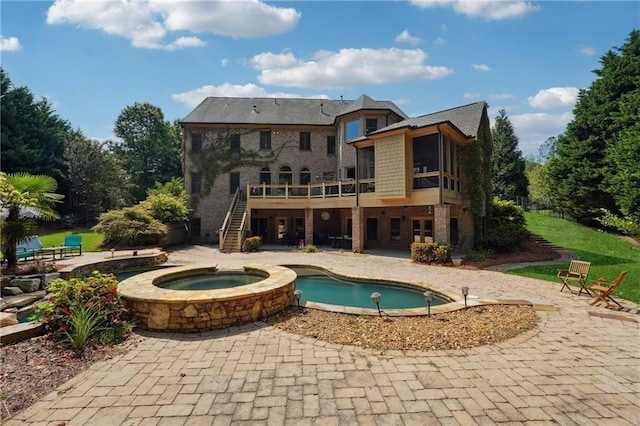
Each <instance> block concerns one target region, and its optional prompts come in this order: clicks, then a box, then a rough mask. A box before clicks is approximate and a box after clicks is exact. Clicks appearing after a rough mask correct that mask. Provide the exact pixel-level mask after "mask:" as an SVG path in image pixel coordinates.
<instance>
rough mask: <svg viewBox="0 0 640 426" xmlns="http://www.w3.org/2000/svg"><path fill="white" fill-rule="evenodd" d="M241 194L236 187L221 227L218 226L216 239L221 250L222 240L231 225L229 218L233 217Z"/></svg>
mask: <svg viewBox="0 0 640 426" xmlns="http://www.w3.org/2000/svg"><path fill="white" fill-rule="evenodd" d="M241 196H242V191H241V190H240V188H238V189H236V193H235V194H233V200H231V205H230V206H229V210H228V211H227V215H226V216H225V218H224V222H223V223H222V228H220V230H219V231H218V239H219V244H220V250H221V251H222V249H223V247H224V240H225V239H226V238H227V233H228V232H229V226H230V225H231V218H232V217H233V212H234V211H235V209H236V206H237V205H238V201H239V200H240V197H241Z"/></svg>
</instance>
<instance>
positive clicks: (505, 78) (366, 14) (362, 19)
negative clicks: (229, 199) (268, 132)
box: [0, 0, 640, 155]
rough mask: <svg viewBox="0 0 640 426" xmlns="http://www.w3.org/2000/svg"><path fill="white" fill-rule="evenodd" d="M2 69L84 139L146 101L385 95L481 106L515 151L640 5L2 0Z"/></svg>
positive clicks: (435, 104)
mask: <svg viewBox="0 0 640 426" xmlns="http://www.w3.org/2000/svg"><path fill="white" fill-rule="evenodd" d="M0 8H1V10H0V12H1V26H0V33H1V37H2V38H1V43H0V46H1V49H0V54H1V64H2V67H3V68H4V70H5V72H7V73H8V74H9V77H10V78H11V80H12V81H13V83H14V85H16V86H28V87H29V89H31V91H32V92H33V93H34V94H35V95H36V96H37V97H38V98H40V97H46V98H47V99H48V100H49V101H50V102H51V103H52V104H53V106H54V107H55V109H56V112H57V114H58V115H59V116H60V117H62V118H63V119H66V120H68V121H69V122H70V123H71V125H72V126H73V127H74V128H78V129H80V130H81V131H82V132H83V133H84V134H85V135H87V136H88V137H91V138H96V139H100V140H104V139H108V138H112V137H113V123H114V121H115V120H116V118H117V116H118V114H119V113H120V112H121V111H122V110H123V109H124V108H125V107H127V106H128V105H132V104H133V103H134V102H150V103H152V104H154V105H156V106H158V107H160V108H161V109H162V111H163V112H164V115H165V118H166V119H167V120H171V121H172V120H174V119H176V118H182V117H184V116H186V115H187V114H188V113H189V111H190V110H191V109H192V108H194V107H195V106H196V105H197V104H198V103H199V102H200V101H201V100H202V99H204V97H206V96H259V97H323V98H331V99H339V98H340V96H343V97H344V98H345V99H356V98H357V97H358V96H360V95H361V94H367V95H369V96H371V97H373V98H374V99H377V100H391V101H394V102H396V103H397V104H398V106H400V108H402V110H403V111H405V113H407V114H408V115H410V116H417V115H422V114H428V113H431V112H435V111H439V110H442V109H447V108H451V107H455V106H460V105H466V104H469V103H472V102H476V101H479V100H485V101H487V103H488V104H489V106H490V109H489V115H490V117H491V118H492V119H493V117H495V116H496V115H497V113H498V110H500V109H502V108H504V109H505V110H506V112H507V115H508V117H509V119H510V120H511V122H512V123H513V125H514V128H515V130H516V135H517V136H518V138H519V139H520V149H521V150H522V151H523V152H524V154H525V155H528V154H533V155H535V154H537V150H538V146H539V145H540V143H542V142H544V141H545V140H546V139H547V138H549V137H551V136H557V135H558V134H560V133H562V132H563V131H564V129H565V126H566V123H567V122H569V121H570V120H571V119H572V113H571V111H572V108H573V106H574V104H575V101H576V97H577V94H578V90H579V89H580V88H587V87H589V85H590V84H591V82H592V81H593V80H594V78H595V75H594V74H593V73H592V72H591V71H592V70H594V69H597V68H599V67H600V65H599V61H600V58H601V56H602V55H603V54H604V53H606V51H608V50H610V49H613V48H614V47H615V46H621V45H623V44H624V42H625V40H626V38H627V36H628V35H629V33H630V32H631V31H632V30H633V29H637V28H639V27H640V2H637V1H621V2H611V1H603V2H595V1H492V2H487V1H464V2H459V1H453V0H435V1H426V0H415V1H349V2H346V1H315V2H312V1H280V2H263V1H258V0H243V1H198V2H194V1H189V0H186V1H168V0H148V1H129V0H122V1H116V0H109V1H102V0H90V1H81V0H57V1H54V2H51V1H49V2H44V1H11V0H2V2H0Z"/></svg>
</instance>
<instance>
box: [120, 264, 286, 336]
mask: <svg viewBox="0 0 640 426" xmlns="http://www.w3.org/2000/svg"><path fill="white" fill-rule="evenodd" d="M217 269H218V267H217V265H206V266H202V265H189V266H179V267H175V268H165V269H162V270H157V271H151V272H145V273H142V274H138V275H135V276H133V277H131V278H128V279H126V280H124V281H122V282H121V283H120V284H119V285H118V290H119V292H120V293H121V295H122V297H123V299H124V301H125V304H126V306H127V309H128V310H129V312H130V314H131V315H132V318H133V320H134V322H135V324H136V326H138V327H140V328H142V329H147V330H170V331H180V332H198V331H204V330H212V329H218V328H225V327H229V326H233V325H240V324H245V323H249V322H253V321H257V320H260V319H263V318H265V317H267V316H269V315H272V314H275V313H277V312H280V311H282V310H284V309H285V308H287V307H288V306H290V305H291V304H293V302H294V300H295V297H294V295H293V291H294V289H295V280H296V273H295V272H294V271H292V270H291V269H288V268H283V267H280V266H274V265H247V266H245V267H244V270H245V271H246V272H253V273H259V274H264V276H265V278H264V279H263V280H262V281H259V282H256V283H253V284H248V285H244V286H239V287H230V288H225V289H219V290H171V289H165V288H161V287H158V286H156V285H154V283H161V282H164V281H167V280H169V279H173V278H181V277H187V276H191V275H196V274H198V273H201V272H211V271H214V270H217Z"/></svg>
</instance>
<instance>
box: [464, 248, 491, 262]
mask: <svg viewBox="0 0 640 426" xmlns="http://www.w3.org/2000/svg"><path fill="white" fill-rule="evenodd" d="M493 254H494V253H493V252H492V251H491V250H473V251H472V252H471V253H469V254H468V255H467V256H466V259H467V260H469V261H471V262H482V261H483V260H487V259H488V258H490V257H491V256H493Z"/></svg>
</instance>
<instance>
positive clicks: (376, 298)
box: [371, 291, 382, 317]
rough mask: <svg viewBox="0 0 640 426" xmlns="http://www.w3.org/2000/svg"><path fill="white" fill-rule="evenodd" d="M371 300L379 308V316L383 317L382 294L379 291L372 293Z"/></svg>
mask: <svg viewBox="0 0 640 426" xmlns="http://www.w3.org/2000/svg"><path fill="white" fill-rule="evenodd" d="M371 300H373V303H375V304H376V306H377V307H378V315H379V316H380V317H382V312H381V311H380V293H378V292H377V291H376V292H373V293H371Z"/></svg>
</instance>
